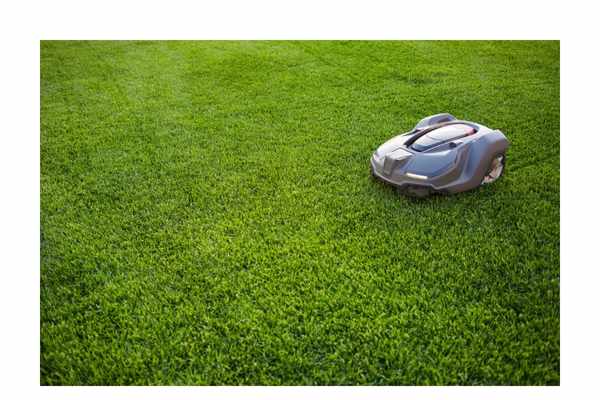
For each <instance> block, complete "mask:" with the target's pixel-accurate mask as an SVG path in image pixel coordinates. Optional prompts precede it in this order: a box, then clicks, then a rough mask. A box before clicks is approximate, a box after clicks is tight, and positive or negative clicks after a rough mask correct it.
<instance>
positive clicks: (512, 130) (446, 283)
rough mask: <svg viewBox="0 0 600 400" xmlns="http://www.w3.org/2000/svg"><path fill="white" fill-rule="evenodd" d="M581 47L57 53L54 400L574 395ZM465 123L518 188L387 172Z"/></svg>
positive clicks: (50, 355)
mask: <svg viewBox="0 0 600 400" xmlns="http://www.w3.org/2000/svg"><path fill="white" fill-rule="evenodd" d="M559 53H560V49H559V43H558V42H42V43H41V105H40V106H41V216H40V217H41V299H40V301H41V304H40V307H41V327H40V328H41V360H40V369H41V383H42V384H167V385H169V384H228V385H238V384H288V385H296V384H374V385H379V384H385V385H388V384H392V385H395V384H501V385H504V384H534V385H540V384H558V383H559V167H560V164H559V111H560V110H559ZM438 112H451V113H453V114H454V115H456V116H457V117H459V118H465V119H469V120H473V121H478V122H481V123H483V124H485V125H488V126H490V127H493V128H498V129H501V130H502V131H504V132H505V133H506V135H507V136H508V138H509V140H510V141H511V148H510V149H509V152H508V157H507V171H506V175H505V176H504V177H503V178H501V179H500V180H499V181H498V182H496V183H495V184H493V185H491V186H488V187H484V188H480V189H477V190H475V191H473V192H469V193H464V194H460V195H456V196H434V197H431V198H429V199H426V200H422V201H417V200H411V199H407V198H405V197H401V196H398V195H397V194H396V193H395V192H394V190H393V189H392V188H390V187H388V186H385V185H383V184H380V183H378V182H375V181H373V180H371V179H370V177H369V157H370V155H371V153H372V151H373V150H374V149H375V148H376V147H377V146H378V145H379V144H380V143H382V142H383V141H385V140H386V139H388V138H389V137H391V136H392V135H393V134H395V133H397V132H400V131H406V130H409V129H410V128H411V127H412V126H413V125H414V124H415V123H416V122H417V121H418V120H419V119H420V118H422V117H424V116H426V115H429V114H435V113H438Z"/></svg>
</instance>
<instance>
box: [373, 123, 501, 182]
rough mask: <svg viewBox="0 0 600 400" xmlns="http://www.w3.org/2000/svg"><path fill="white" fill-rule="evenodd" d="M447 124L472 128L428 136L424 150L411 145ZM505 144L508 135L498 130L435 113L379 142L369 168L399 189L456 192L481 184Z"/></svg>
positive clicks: (376, 175) (378, 176) (375, 174)
mask: <svg viewBox="0 0 600 400" xmlns="http://www.w3.org/2000/svg"><path fill="white" fill-rule="evenodd" d="M451 124H466V125H469V126H471V127H473V128H474V129H473V130H474V132H473V133H470V134H468V135H462V136H460V137H456V138H453V137H448V138H446V139H441V140H439V143H435V142H432V141H431V140H429V139H428V140H429V141H428V142H427V143H428V146H429V145H430V146H431V147H429V148H427V149H426V150H424V151H418V150H416V149H415V148H423V146H421V147H419V146H414V144H415V143H416V142H418V141H419V139H421V138H425V139H427V135H428V134H429V133H432V132H434V131H435V130H436V129H439V128H440V127H444V126H448V125H451ZM430 136H431V137H434V138H435V137H438V138H439V137H442V138H443V137H444V136H441V135H438V136H435V135H430ZM422 140H424V139H422ZM508 146H509V142H508V139H507V138H506V136H505V135H504V134H503V133H502V132H501V131H499V130H494V129H490V128H488V127H486V126H484V125H481V124H478V123H475V122H470V121H462V120H457V119H456V118H455V117H454V116H452V115H451V114H437V115H432V116H429V117H426V118H424V119H422V120H421V121H419V123H418V124H417V125H416V126H415V127H414V128H413V130H411V131H410V132H407V133H404V134H401V135H398V136H395V137H393V138H391V139H390V140H388V141H387V142H385V143H383V144H382V145H381V146H379V148H378V149H377V150H376V151H375V153H373V155H372V157H371V170H372V174H373V175H374V176H375V177H377V178H379V179H381V180H382V181H384V182H387V183H390V184H392V185H394V186H396V187H398V188H400V189H402V188H407V187H421V188H426V189H428V190H429V191H432V192H442V193H458V192H463V191H466V190H470V189H474V188H476V187H478V186H479V185H481V183H482V181H483V178H484V176H485V175H486V173H487V171H488V169H489V166H490V163H491V162H492V160H493V159H494V158H495V157H496V156H497V155H499V154H504V153H505V152H506V150H507V149H508Z"/></svg>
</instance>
